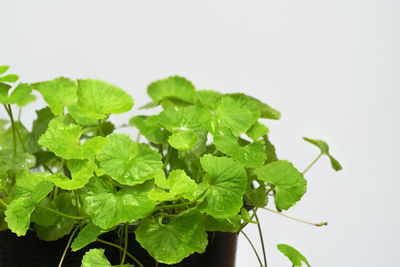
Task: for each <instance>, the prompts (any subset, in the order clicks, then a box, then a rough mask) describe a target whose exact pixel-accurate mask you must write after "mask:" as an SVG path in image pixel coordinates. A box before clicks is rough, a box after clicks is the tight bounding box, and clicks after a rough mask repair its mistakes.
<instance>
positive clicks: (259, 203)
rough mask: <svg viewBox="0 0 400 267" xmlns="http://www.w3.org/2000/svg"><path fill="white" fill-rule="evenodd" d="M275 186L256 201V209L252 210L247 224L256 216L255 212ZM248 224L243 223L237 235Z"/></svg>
mask: <svg viewBox="0 0 400 267" xmlns="http://www.w3.org/2000/svg"><path fill="white" fill-rule="evenodd" d="M274 188H275V186H272V187H271V188H270V189H268V190H267V191H266V192H265V194H264V196H263V197H262V198H261V199H260V200H259V201H258V203H257V206H256V208H255V209H254V210H253V214H252V215H251V217H250V219H249V222H250V221H251V220H252V219H253V218H254V216H255V215H256V214H257V210H258V208H259V206H260V205H261V203H262V201H263V199H264V198H265V197H266V196H268V194H269V192H271V191H272V190H274ZM248 224H249V223H248V222H244V223H243V224H242V225H241V226H240V227H239V230H238V231H237V233H239V232H241V231H242V230H243V228H244V227H246V225H248Z"/></svg>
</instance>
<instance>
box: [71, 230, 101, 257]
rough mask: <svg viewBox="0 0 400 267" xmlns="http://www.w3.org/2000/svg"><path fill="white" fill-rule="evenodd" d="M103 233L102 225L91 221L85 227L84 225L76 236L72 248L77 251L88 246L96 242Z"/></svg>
mask: <svg viewBox="0 0 400 267" xmlns="http://www.w3.org/2000/svg"><path fill="white" fill-rule="evenodd" d="M101 233H102V230H101V228H100V227H98V226H96V225H94V224H91V223H89V224H87V225H85V227H83V229H82V230H81V231H80V232H79V234H78V236H77V237H75V239H74V242H72V244H71V250H72V251H77V250H80V249H81V248H84V247H86V246H87V245H89V244H90V243H93V242H95V241H96V239H97V237H98V236H99V235H100V234H101Z"/></svg>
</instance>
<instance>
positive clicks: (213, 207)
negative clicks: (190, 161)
mask: <svg viewBox="0 0 400 267" xmlns="http://www.w3.org/2000/svg"><path fill="white" fill-rule="evenodd" d="M200 162H201V166H202V167H203V169H204V170H205V171H206V172H207V174H208V176H209V179H208V180H209V181H208V183H209V189H208V193H207V195H206V197H205V199H204V200H203V202H201V203H200V205H199V208H200V209H201V210H202V211H204V212H206V213H208V214H209V215H211V216H213V217H215V218H222V217H230V216H233V215H235V214H237V213H238V212H239V211H240V208H241V207H242V206H243V205H242V204H243V202H242V199H243V194H244V192H245V190H246V185H247V175H246V171H245V169H244V168H243V167H242V165H241V164H240V163H237V162H235V161H233V160H232V159H230V158H226V157H215V156H212V155H209V154H208V155H205V156H203V157H201V158H200Z"/></svg>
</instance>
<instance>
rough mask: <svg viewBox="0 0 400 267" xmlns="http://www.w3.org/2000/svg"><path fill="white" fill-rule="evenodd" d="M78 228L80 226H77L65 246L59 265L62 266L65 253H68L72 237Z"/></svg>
mask: <svg viewBox="0 0 400 267" xmlns="http://www.w3.org/2000/svg"><path fill="white" fill-rule="evenodd" d="M77 230H78V227H75V230H74V231H73V232H72V234H71V236H70V237H69V239H68V243H67V246H66V247H65V249H64V252H63V254H62V256H61V260H60V263H59V264H58V267H61V265H62V263H63V261H64V258H65V255H67V251H68V248H69V245H70V244H71V241H72V238H73V237H74V235H75V233H76V231H77Z"/></svg>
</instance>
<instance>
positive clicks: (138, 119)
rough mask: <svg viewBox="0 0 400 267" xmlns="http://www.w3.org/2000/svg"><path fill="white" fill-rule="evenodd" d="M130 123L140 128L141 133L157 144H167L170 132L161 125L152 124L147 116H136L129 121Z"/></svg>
mask: <svg viewBox="0 0 400 267" xmlns="http://www.w3.org/2000/svg"><path fill="white" fill-rule="evenodd" d="M129 124H130V125H132V126H135V127H136V128H138V129H139V131H140V134H142V135H143V136H144V137H146V139H147V140H149V142H151V143H155V144H166V143H167V140H168V132H167V131H165V130H164V129H161V128H160V127H157V126H155V125H152V124H150V123H149V122H148V121H147V117H146V116H135V117H132V118H131V119H130V121H129Z"/></svg>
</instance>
